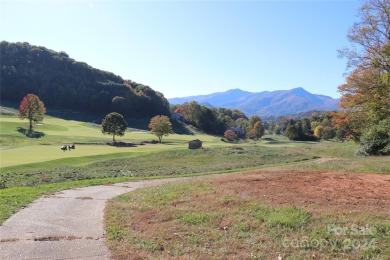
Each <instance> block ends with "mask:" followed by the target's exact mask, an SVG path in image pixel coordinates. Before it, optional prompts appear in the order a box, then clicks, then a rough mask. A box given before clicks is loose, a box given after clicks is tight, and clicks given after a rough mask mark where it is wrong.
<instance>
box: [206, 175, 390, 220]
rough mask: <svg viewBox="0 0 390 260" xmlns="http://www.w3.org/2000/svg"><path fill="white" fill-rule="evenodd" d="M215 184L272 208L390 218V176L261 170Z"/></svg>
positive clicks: (232, 176)
mask: <svg viewBox="0 0 390 260" xmlns="http://www.w3.org/2000/svg"><path fill="white" fill-rule="evenodd" d="M213 183H214V184H216V185H217V186H221V188H225V189H226V192H229V193H235V194H238V193H241V196H243V197H255V198H263V199H264V200H263V199H262V201H266V202H267V203H270V204H271V205H291V204H293V205H296V206H299V207H304V208H310V209H311V210H318V211H324V210H326V211H328V210H329V209H331V208H332V209H336V210H338V211H362V210H364V211H366V212H381V213H389V214H390V175H378V174H351V173H348V174H347V173H338V172H329V171H291V170H259V171H253V172H248V173H243V174H240V175H231V176H228V177H225V178H218V179H216V180H213ZM384 211H385V212H384Z"/></svg>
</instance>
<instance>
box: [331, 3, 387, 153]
mask: <svg viewBox="0 0 390 260" xmlns="http://www.w3.org/2000/svg"><path fill="white" fill-rule="evenodd" d="M348 39H349V40H350V42H351V44H352V46H351V48H345V49H343V50H341V51H340V54H341V56H343V57H346V58H347V60H348V63H347V67H348V68H349V69H352V71H351V72H350V73H349V75H348V77H347V79H346V83H345V84H343V85H341V86H339V92H341V94H342V98H341V102H340V106H341V107H342V108H345V109H346V110H344V111H341V112H340V113H339V114H338V115H337V117H336V118H335V120H334V124H335V125H336V126H338V127H343V128H344V129H346V130H347V132H348V135H349V136H350V137H351V138H352V139H354V140H355V141H357V142H358V143H360V144H361V145H362V147H361V149H360V150H359V151H358V153H359V154H364V155H376V154H390V0H367V1H366V2H365V3H364V4H363V5H362V7H361V8H360V12H359V21H358V22H356V23H355V24H354V25H353V26H352V28H351V30H350V31H349V33H348Z"/></svg>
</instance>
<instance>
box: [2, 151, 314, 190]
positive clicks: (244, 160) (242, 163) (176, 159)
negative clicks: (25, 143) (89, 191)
mask: <svg viewBox="0 0 390 260" xmlns="http://www.w3.org/2000/svg"><path fill="white" fill-rule="evenodd" d="M108 148H109V147H107V150H109V149H108ZM77 149H78V148H77V147H76V151H72V152H67V154H72V155H73V154H76V153H77ZM111 149H114V150H115V149H117V148H111ZM166 149H167V150H166V151H158V152H156V151H153V150H151V151H150V152H139V153H136V152H133V153H115V154H114V156H118V157H117V158H116V159H110V156H109V155H100V156H89V157H77V156H75V158H74V160H73V159H70V158H67V159H58V160H54V161H47V162H44V163H42V164H29V165H20V166H11V167H6V168H4V170H3V171H2V172H1V173H0V181H1V182H2V183H3V186H6V187H17V186H34V185H39V184H44V183H56V182H64V181H72V180H83V179H95V178H113V177H149V176H169V175H186V174H196V173H219V172H228V171H238V170H243V169H250V168H258V167H261V166H264V165H279V164H286V163H293V162H300V161H306V160H310V159H313V157H312V156H311V155H309V154H305V153H298V152H297V151H296V150H295V149H292V148H286V149H283V150H280V149H278V148H270V147H258V146H244V147H237V146H232V147H229V146H228V147H212V148H204V149H198V150H189V149H169V148H166ZM152 151H153V152H152ZM95 152H96V151H95ZM59 153H64V152H62V151H59ZM119 157H121V158H119ZM93 161H94V162H93ZM67 163H69V165H66V164H67ZM85 164H87V165H86V166H83V165H85ZM71 165H75V166H71ZM77 165H79V166H77ZM28 166H30V167H28Z"/></svg>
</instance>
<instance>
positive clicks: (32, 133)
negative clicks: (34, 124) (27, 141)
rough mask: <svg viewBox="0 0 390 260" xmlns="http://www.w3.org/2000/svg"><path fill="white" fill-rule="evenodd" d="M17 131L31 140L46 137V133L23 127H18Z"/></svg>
mask: <svg viewBox="0 0 390 260" xmlns="http://www.w3.org/2000/svg"><path fill="white" fill-rule="evenodd" d="M17 131H18V132H19V133H21V134H24V135H25V136H27V137H30V138H41V137H44V136H45V133H44V132H38V131H34V130H30V129H26V128H23V127H18V130H17Z"/></svg>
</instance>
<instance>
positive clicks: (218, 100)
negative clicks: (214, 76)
mask: <svg viewBox="0 0 390 260" xmlns="http://www.w3.org/2000/svg"><path fill="white" fill-rule="evenodd" d="M168 101H169V103H171V104H182V103H185V102H189V101H196V102H198V103H200V104H204V105H207V106H212V107H225V108H231V109H239V110H241V111H243V112H244V113H245V114H246V115H247V116H251V115H260V116H281V115H293V114H298V113H302V112H306V111H311V110H317V111H332V110H337V109H338V104H339V102H340V99H334V98H332V97H329V96H324V95H317V94H312V93H310V92H308V91H306V90H305V89H303V88H294V89H291V90H276V91H263V92H257V93H254V92H248V91H243V90H241V89H231V90H228V91H225V92H217V93H212V94H209V95H200V96H190V97H182V98H171V99H168Z"/></svg>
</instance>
